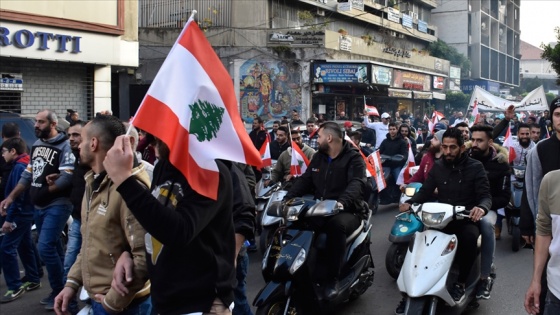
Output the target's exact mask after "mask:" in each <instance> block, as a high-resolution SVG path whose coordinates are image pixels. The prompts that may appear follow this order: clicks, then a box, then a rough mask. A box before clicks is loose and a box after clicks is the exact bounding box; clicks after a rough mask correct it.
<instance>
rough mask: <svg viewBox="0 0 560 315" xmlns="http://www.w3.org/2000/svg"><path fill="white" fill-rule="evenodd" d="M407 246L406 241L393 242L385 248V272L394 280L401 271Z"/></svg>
mask: <svg viewBox="0 0 560 315" xmlns="http://www.w3.org/2000/svg"><path fill="white" fill-rule="evenodd" d="M407 248H408V244H406V243H400V244H399V243H393V244H391V246H390V247H389V249H388V250H387V255H386V256H385V268H387V272H388V273H389V275H390V276H391V277H393V279H395V280H396V279H397V278H398V277H399V273H400V272H401V268H402V265H403V263H404V258H405V257H406V250H407Z"/></svg>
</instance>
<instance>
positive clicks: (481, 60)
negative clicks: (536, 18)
mask: <svg viewBox="0 0 560 315" xmlns="http://www.w3.org/2000/svg"><path fill="white" fill-rule="evenodd" d="M519 5H520V0H459V1H447V0H438V1H437V8H435V9H434V10H432V18H433V23H434V24H435V25H437V27H438V30H439V32H438V37H439V38H440V39H441V40H443V41H445V42H446V43H448V44H449V45H451V46H453V47H455V48H457V50H458V51H459V52H460V53H462V54H464V55H465V56H468V58H469V60H470V61H471V64H472V67H471V73H470V75H469V78H470V79H471V80H474V81H476V82H478V83H480V84H477V85H480V86H482V87H483V86H484V85H489V86H495V85H496V84H501V85H503V86H519V60H520V58H521V55H520V53H519V50H520V37H519V35H520V22H519V21H520V10H519ZM484 82H486V83H484ZM488 82H490V83H488ZM494 83H495V84H494ZM464 90H465V89H464ZM498 90H499V87H498ZM465 92H469V91H468V90H466V91H465Z"/></svg>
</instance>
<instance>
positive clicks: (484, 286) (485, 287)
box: [476, 278, 492, 300]
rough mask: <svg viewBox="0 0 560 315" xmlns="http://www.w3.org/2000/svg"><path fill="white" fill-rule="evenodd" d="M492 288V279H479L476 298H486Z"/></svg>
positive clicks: (488, 296)
mask: <svg viewBox="0 0 560 315" xmlns="http://www.w3.org/2000/svg"><path fill="white" fill-rule="evenodd" d="M491 290H492V280H491V279H490V278H486V279H481V280H480V281H479V282H478V285H477V288H476V298H477V299H485V300H488V299H489V298H490V291H491Z"/></svg>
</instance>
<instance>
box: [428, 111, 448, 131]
mask: <svg viewBox="0 0 560 315" xmlns="http://www.w3.org/2000/svg"><path fill="white" fill-rule="evenodd" d="M443 117H445V116H444V115H443V114H442V113H440V112H438V111H437V110H434V113H433V114H432V119H431V120H430V121H428V129H430V133H433V132H434V127H435V125H436V124H437V123H438V122H439V120H440V119H442V118H443Z"/></svg>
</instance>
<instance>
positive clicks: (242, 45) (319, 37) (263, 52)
mask: <svg viewBox="0 0 560 315" xmlns="http://www.w3.org/2000/svg"><path fill="white" fill-rule="evenodd" d="M435 7H436V2H435V1H431V0H408V1H385V0H363V1H361V0H360V1H356V0H350V1H347V2H339V1H336V0H299V1H281V0H236V1H216V0H199V1H180V0H140V22H139V26H140V27H139V40H140V66H139V68H138V70H137V72H136V76H135V80H136V82H133V85H132V86H131V91H138V94H139V95H136V96H134V95H133V94H134V93H132V92H131V98H134V99H135V100H138V104H139V102H140V100H141V99H142V96H143V93H145V91H146V90H147V86H149V84H150V83H151V81H152V80H153V78H154V77H155V74H156V72H157V70H158V69H159V67H160V66H161V63H163V60H164V59H165V56H166V55H167V53H168V52H169V49H170V47H171V45H172V44H173V42H174V41H175V39H176V38H177V36H178V34H179V32H180V28H181V27H182V26H183V25H184V23H185V22H186V21H187V19H188V17H189V16H190V14H191V12H192V10H197V12H198V14H197V20H198V22H199V25H200V26H201V28H202V29H203V30H204V31H205V32H206V35H207V38H208V40H209V41H210V43H211V44H212V46H213V47H214V49H215V51H216V52H217V54H218V56H219V57H220V59H221V60H222V63H223V65H224V66H225V67H226V69H227V70H228V71H229V73H230V76H231V78H232V80H233V83H234V85H235V90H236V93H237V97H238V100H239V109H240V112H241V114H242V117H243V118H244V119H245V120H246V121H249V122H250V121H252V119H254V117H255V116H260V117H262V118H264V119H266V120H270V119H274V120H276V119H280V118H281V117H282V116H290V115H289V114H290V112H291V111H293V110H296V111H299V112H301V113H302V116H303V117H309V116H310V115H311V114H312V113H315V114H325V115H326V117H327V118H328V119H333V118H335V116H336V115H337V114H339V113H340V112H342V111H344V112H345V113H346V115H347V116H348V117H349V118H350V119H359V117H358V116H359V115H360V114H361V112H362V111H363V108H364V102H365V103H367V104H368V105H376V106H377V107H378V109H379V110H380V111H392V112H394V111H397V110H398V111H400V112H401V113H403V112H407V113H414V114H421V113H423V111H424V110H426V109H427V108H429V107H432V106H433V105H434V103H435V102H437V99H444V98H445V94H444V92H445V90H446V88H447V85H448V79H447V78H448V76H449V71H450V64H449V61H447V60H443V59H439V58H434V57H431V56H429V54H428V53H427V50H426V48H427V46H428V45H429V44H430V43H431V42H433V41H436V40H437V37H436V34H437V32H438V29H437V27H436V26H435V25H434V24H433V23H432V16H431V12H432V9H434V8H435ZM320 77H321V78H320Z"/></svg>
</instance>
